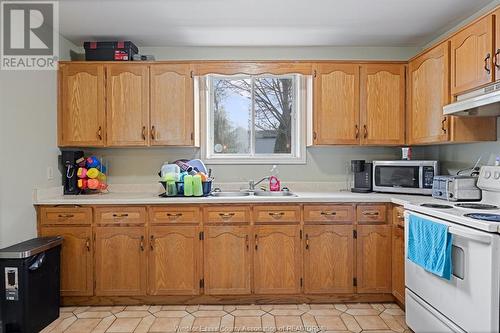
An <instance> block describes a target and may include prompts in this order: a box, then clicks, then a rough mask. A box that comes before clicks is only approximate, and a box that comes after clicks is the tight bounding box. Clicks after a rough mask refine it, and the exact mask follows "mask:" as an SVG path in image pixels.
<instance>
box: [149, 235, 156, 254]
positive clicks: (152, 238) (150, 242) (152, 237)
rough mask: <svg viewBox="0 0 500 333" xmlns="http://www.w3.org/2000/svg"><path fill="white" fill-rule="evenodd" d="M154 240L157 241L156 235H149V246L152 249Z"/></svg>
mask: <svg viewBox="0 0 500 333" xmlns="http://www.w3.org/2000/svg"><path fill="white" fill-rule="evenodd" d="M154 241H155V236H154V235H151V237H149V248H150V249H151V251H153V250H154Z"/></svg>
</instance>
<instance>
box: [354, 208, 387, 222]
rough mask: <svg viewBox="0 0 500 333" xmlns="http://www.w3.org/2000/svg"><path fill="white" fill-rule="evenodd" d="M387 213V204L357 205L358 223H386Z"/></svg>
mask: <svg viewBox="0 0 500 333" xmlns="http://www.w3.org/2000/svg"><path fill="white" fill-rule="evenodd" d="M386 215H387V208H386V206H385V205H358V206H357V207H356V216H357V220H358V223H385V222H386Z"/></svg>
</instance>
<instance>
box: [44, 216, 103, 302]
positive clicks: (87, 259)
mask: <svg viewBox="0 0 500 333" xmlns="http://www.w3.org/2000/svg"><path fill="white" fill-rule="evenodd" d="M40 236H42V237H49V236H63V237H64V240H63V245H62V250H61V295H62V296H91V295H93V293H94V271H93V256H92V253H93V249H92V229H91V227H90V226H89V227H78V226H68V227H59V226H57V227H43V228H41V231H40Z"/></svg>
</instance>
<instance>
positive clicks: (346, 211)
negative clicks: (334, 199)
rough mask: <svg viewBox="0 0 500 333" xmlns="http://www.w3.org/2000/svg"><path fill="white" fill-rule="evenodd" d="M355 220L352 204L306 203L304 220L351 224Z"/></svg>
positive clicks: (308, 221)
mask: <svg viewBox="0 0 500 333" xmlns="http://www.w3.org/2000/svg"><path fill="white" fill-rule="evenodd" d="M353 220H354V208H353V206H352V205H305V206H304V221H305V222H307V223H313V222H333V223H341V224H348V223H349V224H350V223H352V221H353Z"/></svg>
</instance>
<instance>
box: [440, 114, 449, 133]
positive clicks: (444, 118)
mask: <svg viewBox="0 0 500 333" xmlns="http://www.w3.org/2000/svg"><path fill="white" fill-rule="evenodd" d="M447 120H448V118H447V117H443V120H441V130H442V131H443V133H444V134H446V132H447V130H446V126H445V124H446V121H447Z"/></svg>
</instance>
